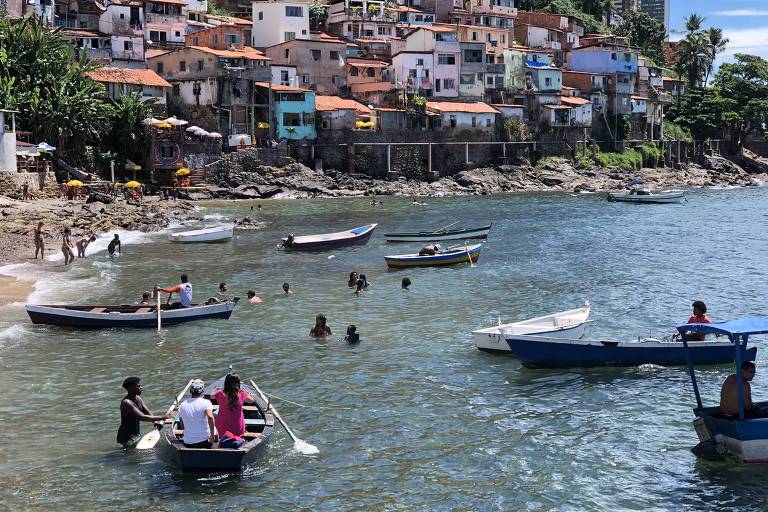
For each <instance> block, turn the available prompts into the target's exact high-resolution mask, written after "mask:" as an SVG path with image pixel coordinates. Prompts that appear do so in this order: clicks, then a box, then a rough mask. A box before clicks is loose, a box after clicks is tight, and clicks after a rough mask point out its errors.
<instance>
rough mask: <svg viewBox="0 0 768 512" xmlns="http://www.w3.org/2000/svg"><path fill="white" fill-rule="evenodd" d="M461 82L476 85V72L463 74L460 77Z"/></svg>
mask: <svg viewBox="0 0 768 512" xmlns="http://www.w3.org/2000/svg"><path fill="white" fill-rule="evenodd" d="M459 84H461V85H475V74H474V73H470V74H463V73H462V75H461V76H460V77H459Z"/></svg>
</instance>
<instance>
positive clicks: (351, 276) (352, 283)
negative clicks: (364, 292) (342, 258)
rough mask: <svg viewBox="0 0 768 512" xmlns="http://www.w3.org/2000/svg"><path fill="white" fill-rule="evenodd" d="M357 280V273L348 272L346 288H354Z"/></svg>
mask: <svg viewBox="0 0 768 512" xmlns="http://www.w3.org/2000/svg"><path fill="white" fill-rule="evenodd" d="M357 279H358V275H357V272H350V273H349V281H347V286H349V287H350V288H354V287H355V286H357Z"/></svg>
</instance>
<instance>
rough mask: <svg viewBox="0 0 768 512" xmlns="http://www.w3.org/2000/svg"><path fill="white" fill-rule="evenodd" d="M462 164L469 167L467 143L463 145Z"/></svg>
mask: <svg viewBox="0 0 768 512" xmlns="http://www.w3.org/2000/svg"><path fill="white" fill-rule="evenodd" d="M464 163H465V164H467V165H469V142H467V143H466V144H464Z"/></svg>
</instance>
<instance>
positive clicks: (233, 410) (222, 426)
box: [211, 373, 256, 437]
mask: <svg viewBox="0 0 768 512" xmlns="http://www.w3.org/2000/svg"><path fill="white" fill-rule="evenodd" d="M211 398H213V399H214V400H216V402H217V403H218V404H219V413H218V414H217V415H216V430H217V431H218V432H219V436H222V435H224V433H225V432H231V433H232V434H234V435H236V436H238V437H241V436H242V435H243V434H244V433H245V416H244V415H243V404H252V403H255V402H256V401H255V400H254V399H253V397H252V396H251V395H249V394H248V393H246V392H245V391H242V390H241V389H240V377H238V376H237V375H236V374H234V373H230V374H229V375H227V376H226V377H225V378H224V389H223V390H221V389H217V390H216V391H214V392H213V393H212V394H211Z"/></svg>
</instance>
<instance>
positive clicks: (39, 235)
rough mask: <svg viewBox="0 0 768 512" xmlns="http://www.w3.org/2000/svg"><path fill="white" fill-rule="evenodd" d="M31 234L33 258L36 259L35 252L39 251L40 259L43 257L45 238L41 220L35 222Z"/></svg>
mask: <svg viewBox="0 0 768 512" xmlns="http://www.w3.org/2000/svg"><path fill="white" fill-rule="evenodd" d="M32 235H33V236H34V238H35V259H37V253H38V252H40V259H41V260H44V259H45V240H44V239H43V235H45V233H44V232H43V221H40V222H38V223H37V227H36V228H35V229H33V230H32Z"/></svg>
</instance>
